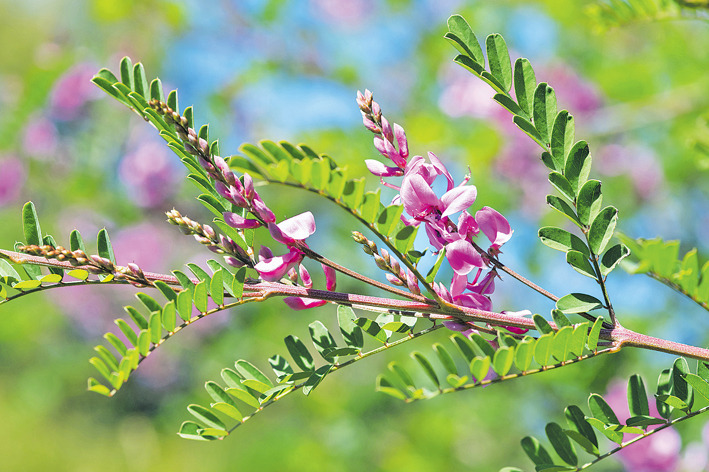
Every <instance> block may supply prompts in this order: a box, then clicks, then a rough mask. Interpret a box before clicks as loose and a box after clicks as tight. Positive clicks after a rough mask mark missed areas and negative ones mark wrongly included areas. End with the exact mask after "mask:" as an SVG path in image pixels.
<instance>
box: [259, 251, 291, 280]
mask: <svg viewBox="0 0 709 472" xmlns="http://www.w3.org/2000/svg"><path fill="white" fill-rule="evenodd" d="M302 260H303V255H302V254H301V253H300V251H298V250H297V249H294V248H291V250H290V252H288V253H287V254H284V255H282V256H276V257H272V258H270V259H262V260H261V261H260V262H259V263H258V264H256V265H255V266H254V269H256V271H257V272H258V273H259V275H260V276H261V278H262V279H264V280H267V281H269V282H272V281H275V280H280V279H281V277H283V276H284V275H285V274H286V273H287V272H288V270H289V269H290V268H291V267H293V266H295V265H296V264H299V263H300V261H302Z"/></svg>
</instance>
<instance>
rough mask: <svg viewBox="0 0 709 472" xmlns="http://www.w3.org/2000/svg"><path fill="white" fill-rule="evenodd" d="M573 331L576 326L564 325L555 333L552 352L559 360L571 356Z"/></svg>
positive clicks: (564, 359)
mask: <svg viewBox="0 0 709 472" xmlns="http://www.w3.org/2000/svg"><path fill="white" fill-rule="evenodd" d="M573 332H574V328H573V327H572V326H564V327H563V328H561V329H560V330H559V331H557V332H556V333H555V334H554V339H553V340H552V343H551V354H552V356H554V357H555V358H556V359H557V360H558V361H559V362H563V361H566V360H568V359H569V358H570V357H569V347H570V344H571V335H572V334H573Z"/></svg>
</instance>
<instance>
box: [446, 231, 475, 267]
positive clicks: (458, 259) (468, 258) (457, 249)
mask: <svg viewBox="0 0 709 472" xmlns="http://www.w3.org/2000/svg"><path fill="white" fill-rule="evenodd" d="M446 259H448V263H449V264H450V266H451V268H452V269H453V270H454V271H455V272H456V273H457V274H460V275H466V274H468V273H469V272H470V271H471V270H473V269H474V268H476V267H483V266H484V262H483V258H482V257H481V256H480V254H478V252H477V251H476V250H475V248H473V245H472V244H470V243H469V242H468V241H466V240H464V239H459V240H458V241H454V242H452V243H450V244H448V245H447V246H446Z"/></svg>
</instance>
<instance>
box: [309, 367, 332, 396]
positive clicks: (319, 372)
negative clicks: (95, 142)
mask: <svg viewBox="0 0 709 472" xmlns="http://www.w3.org/2000/svg"><path fill="white" fill-rule="evenodd" d="M333 367H334V366H333V365H332V364H326V365H324V366H321V367H318V368H317V369H315V372H313V374H312V375H311V376H310V377H308V379H307V380H306V381H305V384H304V385H303V394H305V395H310V392H312V391H313V390H314V389H315V387H317V386H318V385H320V382H322V380H323V379H324V378H325V376H326V375H327V374H329V373H330V371H331V370H332V368H333Z"/></svg>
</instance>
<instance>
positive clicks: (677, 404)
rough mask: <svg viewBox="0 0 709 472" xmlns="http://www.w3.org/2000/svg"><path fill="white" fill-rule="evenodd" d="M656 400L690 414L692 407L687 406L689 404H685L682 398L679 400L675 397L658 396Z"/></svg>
mask: <svg viewBox="0 0 709 472" xmlns="http://www.w3.org/2000/svg"><path fill="white" fill-rule="evenodd" d="M655 398H657V400H658V401H661V402H662V403H666V404H667V405H669V406H670V407H672V408H674V409H675V410H682V411H684V412H685V413H689V410H690V406H689V405H687V402H685V401H684V400H682V399H681V398H677V397H676V396H674V395H656V397H655Z"/></svg>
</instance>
